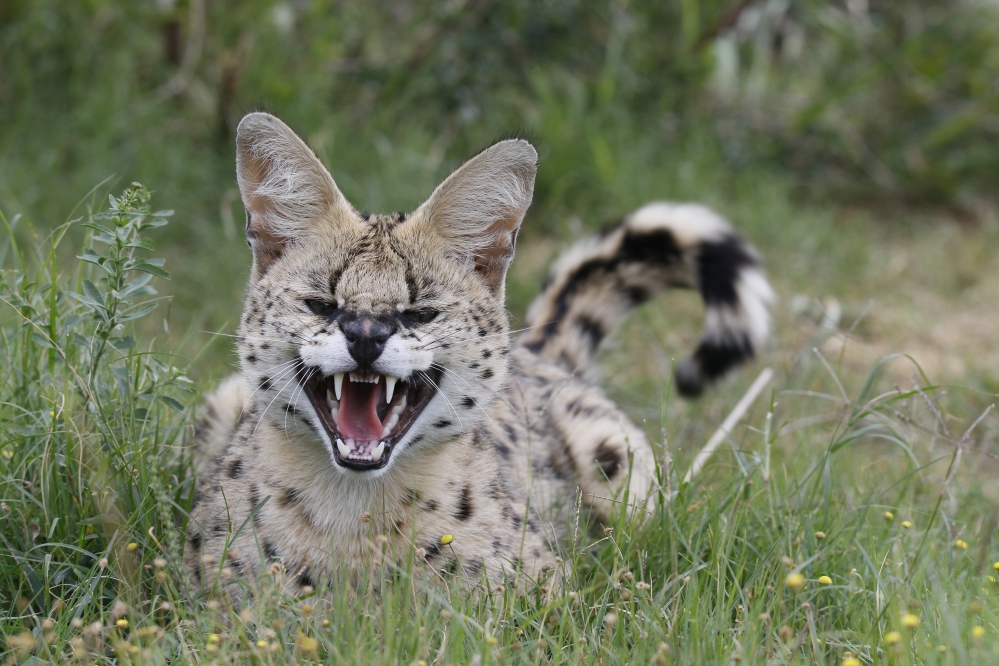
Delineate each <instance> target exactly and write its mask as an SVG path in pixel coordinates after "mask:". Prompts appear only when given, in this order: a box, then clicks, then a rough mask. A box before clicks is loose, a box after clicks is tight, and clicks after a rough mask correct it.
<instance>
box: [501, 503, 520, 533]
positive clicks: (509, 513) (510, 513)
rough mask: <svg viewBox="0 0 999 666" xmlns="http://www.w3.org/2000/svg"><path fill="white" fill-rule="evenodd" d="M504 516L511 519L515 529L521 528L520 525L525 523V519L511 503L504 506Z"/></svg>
mask: <svg viewBox="0 0 999 666" xmlns="http://www.w3.org/2000/svg"><path fill="white" fill-rule="evenodd" d="M503 516H504V517H506V519H507V520H509V521H510V523H511V524H512V525H513V526H514V528H515V529H520V526H521V525H522V524H523V523H524V519H523V518H521V517H520V514H518V513H517V512H516V511H514V510H513V508H512V507H511V506H510V505H509V504H505V505H504V506H503Z"/></svg>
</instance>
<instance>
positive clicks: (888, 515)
mask: <svg viewBox="0 0 999 666" xmlns="http://www.w3.org/2000/svg"><path fill="white" fill-rule="evenodd" d="M884 516H885V520H895V514H894V513H892V512H891V511H885V513H884Z"/></svg>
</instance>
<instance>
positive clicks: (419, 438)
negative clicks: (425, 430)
mask: <svg viewBox="0 0 999 666" xmlns="http://www.w3.org/2000/svg"><path fill="white" fill-rule="evenodd" d="M422 440H423V435H417V436H416V437H414V438H413V441H412V442H410V444H409V445H410V446H412V445H413V444H416V443H417V442H420V441H422Z"/></svg>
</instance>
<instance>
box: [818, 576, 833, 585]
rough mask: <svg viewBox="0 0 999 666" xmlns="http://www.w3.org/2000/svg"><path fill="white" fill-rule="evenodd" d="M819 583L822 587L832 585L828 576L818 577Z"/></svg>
mask: <svg viewBox="0 0 999 666" xmlns="http://www.w3.org/2000/svg"><path fill="white" fill-rule="evenodd" d="M819 582H820V583H822V584H823V585H832V578H830V577H829V576H819Z"/></svg>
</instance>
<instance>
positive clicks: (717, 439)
mask: <svg viewBox="0 0 999 666" xmlns="http://www.w3.org/2000/svg"><path fill="white" fill-rule="evenodd" d="M773 376H774V371H773V370H771V369H770V368H763V372H761V373H760V376H759V377H757V378H756V381H755V382H753V385H752V386H750V387H749V390H748V391H746V394H745V395H744V396H742V400H740V401H739V403H738V404H737V405H736V406H735V408H734V409H732V411H731V412H730V413H729V415H728V417H727V418H726V419H725V420H724V421H723V422H722V424H721V427H720V428H718V430H715V434H713V435H711V439H709V440H708V443H707V444H705V445H704V448H703V449H701V450H700V452H699V453H698V454H697V457H696V458H694V463H693V464H692V465H691V466H690V469H689V470H688V471H687V476H685V477H683V482H684V484H687V483H690V482H691V481H692V480H693V478H694V477H695V476H697V474H698V473H699V472H700V471H701V469H703V467H704V465H706V464H707V462H708V458H710V457H711V456H712V455H713V454H714V452H715V450H716V449H717V448H718V446H719V445H720V444H721V443H722V440H724V439H725V437H726V436H728V435H730V434H731V433H732V429H733V428H734V427H735V424H736V423H738V422H739V419H741V418H742V417H743V415H744V414H745V413H746V410H748V409H749V407H750V406H751V405H752V404H753V403H754V402H755V401H756V398H758V397H759V395H760V393H762V392H763V389H764V388H765V387H766V385H767V384H769V383H770V380H771V379H773Z"/></svg>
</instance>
